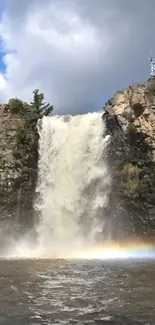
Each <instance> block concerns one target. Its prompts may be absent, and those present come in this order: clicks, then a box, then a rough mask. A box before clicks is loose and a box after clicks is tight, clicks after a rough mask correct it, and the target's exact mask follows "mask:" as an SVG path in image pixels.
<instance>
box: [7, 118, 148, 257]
mask: <svg viewBox="0 0 155 325" xmlns="http://www.w3.org/2000/svg"><path fill="white" fill-rule="evenodd" d="M38 131H39V136H40V140H39V164H38V184H37V188H36V192H37V200H36V202H35V206H34V208H35V210H36V213H37V215H38V219H37V220H36V226H35V231H36V234H37V238H36V242H34V240H33V236H31V233H28V234H27V235H25V236H24V238H21V239H19V240H18V241H15V242H14V243H13V244H12V243H11V245H9V246H8V247H9V249H8V250H6V251H5V256H6V257H8V258H10V257H16V258H77V259H98V258H99V259H108V258H112V259H113V258H128V257H142V256H143V257H154V247H153V246H152V245H145V244H143V243H135V244H134V243H132V242H131V243H130V242H126V243H124V244H123V245H122V244H120V243H113V242H112V238H111V231H110V230H109V232H108V233H107V230H106V228H105V225H106V216H105V215H104V213H105V208H106V207H107V205H108V203H109V193H110V190H111V175H110V171H109V169H108V166H107V159H106V148H107V144H108V143H109V141H110V138H109V136H105V126H104V122H103V119H102V113H98V112H97V113H88V114H86V115H77V116H70V115H66V116H52V117H44V118H43V119H42V120H40V121H39V123H38ZM111 230H112V229H111ZM105 239H106V241H105ZM103 242H104V244H103ZM6 252H7V253H6Z"/></svg>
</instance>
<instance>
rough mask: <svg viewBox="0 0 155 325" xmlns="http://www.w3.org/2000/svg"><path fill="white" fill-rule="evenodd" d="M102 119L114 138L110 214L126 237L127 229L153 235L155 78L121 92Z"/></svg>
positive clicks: (110, 103) (130, 232) (105, 109)
mask: <svg viewBox="0 0 155 325" xmlns="http://www.w3.org/2000/svg"><path fill="white" fill-rule="evenodd" d="M103 118H104V120H105V123H106V127H107V133H108V134H110V135H111V143H110V145H109V147H108V161H109V166H110V169H111V173H112V175H113V187H112V191H113V194H112V196H113V199H112V200H111V202H110V204H111V208H110V214H111V215H112V216H113V218H116V219H117V225H119V226H118V227H120V229H121V228H123V230H122V233H123V234H125V231H124V228H125V226H126V233H128V234H133V233H134V234H135V235H136V236H138V235H139V234H140V235H142V234H143V235H146V236H152V235H153V234H154V231H155V78H151V79H150V80H149V81H148V82H147V83H145V84H134V85H131V86H129V88H127V89H124V90H123V91H120V92H118V93H117V94H116V95H115V96H114V97H113V98H112V99H110V100H109V101H108V102H107V103H106V106H105V108H104V115H103ZM114 196H115V197H114ZM120 231H121V230H120Z"/></svg>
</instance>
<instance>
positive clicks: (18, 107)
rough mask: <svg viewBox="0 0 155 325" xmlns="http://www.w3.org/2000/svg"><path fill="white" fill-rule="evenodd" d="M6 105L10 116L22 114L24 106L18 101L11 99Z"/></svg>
mask: <svg viewBox="0 0 155 325" xmlns="http://www.w3.org/2000/svg"><path fill="white" fill-rule="evenodd" d="M8 105H9V110H10V113H11V114H13V115H15V114H23V113H24V104H23V102H22V101H21V100H20V99H18V98H12V99H10V100H9V104H8Z"/></svg>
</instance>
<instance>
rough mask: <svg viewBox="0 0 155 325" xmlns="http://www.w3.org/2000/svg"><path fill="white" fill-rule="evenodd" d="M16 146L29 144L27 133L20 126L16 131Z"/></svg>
mask: <svg viewBox="0 0 155 325" xmlns="http://www.w3.org/2000/svg"><path fill="white" fill-rule="evenodd" d="M15 138H16V145H17V146H18V145H20V144H25V143H26V142H27V133H26V130H25V129H24V128H23V127H22V126H18V128H17V131H16V135H15Z"/></svg>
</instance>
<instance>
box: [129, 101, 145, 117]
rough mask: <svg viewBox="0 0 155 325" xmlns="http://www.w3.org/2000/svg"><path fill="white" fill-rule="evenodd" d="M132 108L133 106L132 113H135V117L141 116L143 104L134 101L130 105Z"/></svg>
mask: <svg viewBox="0 0 155 325" xmlns="http://www.w3.org/2000/svg"><path fill="white" fill-rule="evenodd" d="M132 108H133V110H134V114H135V116H136V117H139V116H141V115H142V114H143V112H144V109H145V108H144V107H143V105H142V104H140V103H134V104H133V105H132Z"/></svg>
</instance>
